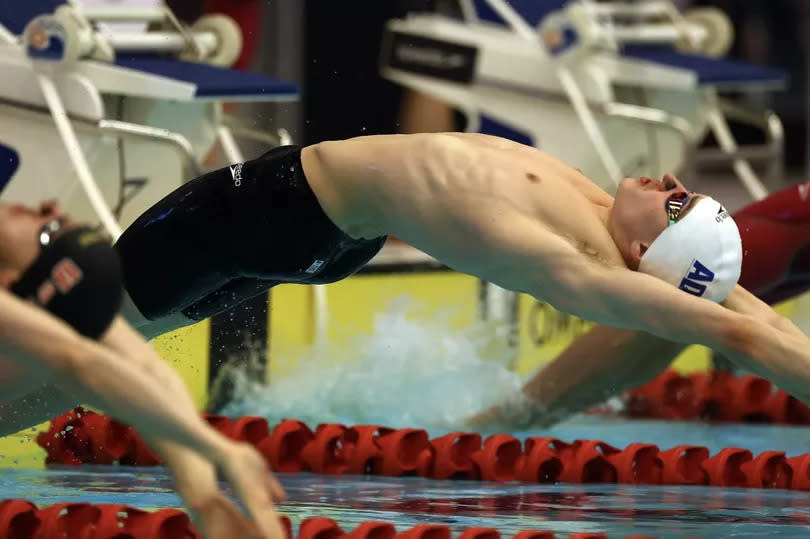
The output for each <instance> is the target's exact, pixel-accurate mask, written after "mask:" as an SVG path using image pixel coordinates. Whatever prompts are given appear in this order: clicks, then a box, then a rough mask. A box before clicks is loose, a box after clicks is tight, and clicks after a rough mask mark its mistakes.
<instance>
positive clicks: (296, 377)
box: [222, 300, 521, 430]
mask: <svg viewBox="0 0 810 539" xmlns="http://www.w3.org/2000/svg"><path fill="white" fill-rule="evenodd" d="M409 303H410V302H409V301H406V300H403V301H399V302H397V303H395V304H394V305H392V307H391V309H389V310H388V312H385V313H380V314H378V315H377V316H376V317H375V323H374V332H373V333H372V334H370V335H359V336H355V337H353V338H352V340H351V342H350V343H349V346H348V347H347V349H348V350H351V356H352V357H350V358H341V359H340V360H335V359H334V358H333V357H330V354H326V353H324V352H323V348H322V347H319V346H313V347H312V348H310V349H308V350H305V351H304V353H303V354H302V355H301V356H300V357H298V358H297V362H296V370H295V372H293V373H292V374H290V375H288V376H285V377H283V378H281V379H279V380H275V381H273V382H272V383H271V385H269V386H257V385H256V384H255V383H250V382H249V381H248V380H246V379H245V378H244V377H241V379H240V377H236V379H235V383H236V391H235V394H236V395H238V396H239V397H238V400H236V401H234V402H231V403H230V404H229V405H227V406H226V408H225V409H223V410H222V412H223V413H224V414H226V415H230V416H242V415H257V416H262V417H266V418H267V419H268V420H270V421H271V422H275V421H278V420H280V419H282V418H288V417H291V418H296V419H300V420H302V421H305V422H307V423H308V424H311V425H314V424H317V423H319V422H339V423H344V424H349V425H351V424H382V425H386V426H391V427H423V428H433V429H434V430H437V429H451V428H454V427H459V426H460V425H462V424H463V422H464V420H465V419H466V418H469V417H470V416H471V415H473V414H475V413H476V412H478V411H481V410H485V409H487V408H488V407H490V406H492V405H493V404H497V403H502V402H503V401H504V400H506V399H514V398H515V397H516V395H517V394H518V393H519V391H520V387H521V380H520V377H519V376H518V375H517V374H515V373H514V372H512V371H511V370H509V368H508V367H509V363H510V362H511V361H512V359H513V354H514V352H510V350H509V349H508V347H507V346H506V345H505V344H500V345H497V344H496V345H493V343H498V342H501V343H503V342H504V339H503V338H502V335H500V334H499V333H502V330H497V329H494V328H493V327H492V326H487V325H484V324H479V325H472V326H470V327H467V328H464V329H461V330H459V329H457V328H452V327H451V324H450V319H451V315H452V311H450V310H448V311H447V312H444V313H442V314H441V315H438V316H436V317H432V318H430V319H425V318H420V319H414V318H413V317H409V316H407V315H406V312H407V311H408V310H409V309H408V307H409ZM281 359H283V358H273V359H272V360H273V361H279V360H281Z"/></svg>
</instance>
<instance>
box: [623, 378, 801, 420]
mask: <svg viewBox="0 0 810 539" xmlns="http://www.w3.org/2000/svg"><path fill="white" fill-rule="evenodd" d="M624 400H625V402H626V403H627V405H626V410H625V412H624V414H625V415H627V416H629V417H636V418H653V419H667V420H677V419H703V420H708V421H724V422H725V421H729V422H757V423H775V424H783V425H810V407H808V406H807V405H805V404H804V403H802V402H801V401H799V400H798V399H796V398H795V397H792V396H790V395H789V394H787V393H786V392H784V391H782V390H781V389H777V388H776V387H775V386H773V385H772V384H771V383H770V382H769V381H768V380H765V379H764V378H759V377H757V376H751V375H746V376H739V377H735V376H733V375H731V374H729V373H723V372H711V373H700V374H692V375H689V376H682V375H680V374H678V373H676V372H674V371H665V372H664V373H663V374H661V375H660V376H659V377H657V378H656V379H655V380H653V381H651V382H649V383H647V384H645V385H643V386H640V387H638V388H636V389H633V390H631V391H629V392H628V393H627V394H626V395H625V396H624Z"/></svg>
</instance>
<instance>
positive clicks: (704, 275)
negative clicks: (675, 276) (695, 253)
mask: <svg viewBox="0 0 810 539" xmlns="http://www.w3.org/2000/svg"><path fill="white" fill-rule="evenodd" d="M712 281H714V272H713V271H712V270H710V269H709V268H707V267H706V266H704V265H703V264H701V263H700V261H699V260H693V261H692V266H691V269H690V270H689V273H688V274H687V275H686V277H684V278H683V279H682V280H681V284H680V285H679V286H678V288H680V289H681V290H683V291H684V292H688V293H690V294H692V295H693V296H698V297H700V296H702V295H703V294H704V293H705V292H706V287H707V286H708V283H710V282H712ZM703 283H706V284H703Z"/></svg>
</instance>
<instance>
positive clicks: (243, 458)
mask: <svg viewBox="0 0 810 539" xmlns="http://www.w3.org/2000/svg"><path fill="white" fill-rule="evenodd" d="M218 464H219V468H220V470H221V471H222V472H223V474H224V475H225V478H226V479H227V480H228V482H229V483H230V484H231V487H232V488H233V491H234V494H236V497H237V498H239V499H240V500H241V501H242V503H243V504H244V506H245V508H246V509H247V512H248V514H249V515H250V517H251V518H252V519H253V522H254V523H255V524H256V525H257V526H258V528H259V530H260V532H261V534H260V535H259V537H264V538H266V539H285V537H286V535H285V531H284V527H283V526H282V524H281V519H280V518H279V515H278V513H276V511H275V509H274V507H273V503H274V502H282V501H284V499H285V494H284V489H283V488H282V487H281V484H280V483H279V482H278V480H276V478H275V477H274V476H273V474H272V473H271V472H270V469H269V468H268V467H267V464H266V463H265V461H264V458H263V457H262V456H261V455H260V454H259V453H258V452H257V451H256V450H255V449H254V448H253V447H251V446H249V445H247V444H244V443H234V444H232V445H231V446H230V448H229V449H228V450H227V451H226V453H225V455H224V458H223V459H222V460H221V461H220V462H219V463H218Z"/></svg>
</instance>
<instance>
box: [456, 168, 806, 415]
mask: <svg viewBox="0 0 810 539" xmlns="http://www.w3.org/2000/svg"><path fill="white" fill-rule="evenodd" d="M809 193H810V184H808V183H803V184H797V185H792V186H790V187H787V188H785V189H782V190H781V191H778V192H776V193H773V194H771V195H770V196H768V197H766V198H764V199H762V200H760V201H757V202H754V203H752V204H750V205H748V206H746V207H745V208H743V209H741V210H739V211H737V212H736V213H735V214H734V220H735V222H736V223H737V225H738V227H739V230H740V234H741V236H742V242H743V245H744V246H745V250H744V256H743V265H742V274H741V275H740V285H741V286H742V287H743V288H746V289H748V290H750V291H751V292H752V293H753V294H754V295H756V296H757V297H758V298H760V299H761V300H763V301H764V302H766V303H768V304H771V305H773V304H776V303H779V302H781V301H785V300H787V299H790V298H794V297H796V296H798V295H801V294H803V293H805V292H807V291H808V290H810V257H808V254H810V250H808V245H810V204H808V200H807V199H808V194H809ZM686 346H687V344H686V343H678V342H670V341H666V340H664V339H660V338H658V337H656V336H655V335H651V334H648V333H643V332H640V331H635V330H623V329H617V328H611V327H608V326H595V327H594V328H592V329H591V330H590V331H588V332H587V333H586V334H585V335H583V336H581V337H580V338H578V339H577V340H576V341H574V342H572V343H571V344H570V345H569V346H568V348H567V349H566V350H564V351H563V352H562V353H561V354H560V355H559V356H558V357H557V358H555V359H554V360H553V361H552V362H551V363H549V364H548V365H547V366H545V367H543V368H541V369H539V370H538V372H537V373H536V374H535V375H534V376H533V377H532V378H531V379H530V380H529V381H528V382H527V383H526V384H525V385H524V387H523V390H522V395H523V397H524V399H515V401H514V402H512V403H503V404H501V405H499V406H496V407H493V408H492V409H490V410H487V411H486V412H484V413H481V414H478V415H476V416H475V417H473V418H472V419H471V420H470V423H471V424H472V425H474V426H478V427H482V426H488V425H492V426H496V425H497V426H499V427H504V426H510V425H512V426H529V425H528V424H527V423H528V422H531V426H536V427H537V426H548V425H551V424H553V423H556V422H558V421H561V420H563V419H565V418H567V417H568V416H570V415H572V414H575V413H578V412H581V411H583V410H586V409H588V408H590V407H592V406H596V405H599V404H601V403H603V402H605V401H606V400H607V399H609V398H611V397H613V396H614V395H617V394H620V393H622V392H623V391H627V390H629V389H632V388H634V387H638V386H640V385H642V384H645V383H647V382H649V381H651V380H653V379H654V378H655V377H657V376H658V375H660V374H661V372H663V371H664V370H665V369H666V368H668V367H669V366H670V365H671V363H672V361H673V360H674V359H675V358H676V357H677V356H678V355H679V354H680V353H681V352H682V351H683V349H684V348H686ZM521 403H522V404H523V405H524V406H520V404H521ZM516 404H517V405H516ZM525 406H528V407H529V408H530V409H531V413H530V414H526V411H525V409H524V408H525ZM527 420H529V421H527Z"/></svg>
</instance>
